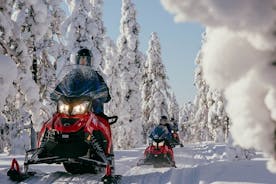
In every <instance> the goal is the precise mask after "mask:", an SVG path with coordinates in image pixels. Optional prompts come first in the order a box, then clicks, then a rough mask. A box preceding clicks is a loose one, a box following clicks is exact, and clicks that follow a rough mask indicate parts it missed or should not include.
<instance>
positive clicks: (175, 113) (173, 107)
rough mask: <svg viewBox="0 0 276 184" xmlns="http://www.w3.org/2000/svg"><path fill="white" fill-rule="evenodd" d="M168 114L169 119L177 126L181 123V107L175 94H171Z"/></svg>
mask: <svg viewBox="0 0 276 184" xmlns="http://www.w3.org/2000/svg"><path fill="white" fill-rule="evenodd" d="M168 113H169V119H171V120H172V121H173V123H174V124H177V123H178V122H179V105H178V103H177V100H176V97H175V94H174V93H173V92H171V93H170V98H169V112H168Z"/></svg>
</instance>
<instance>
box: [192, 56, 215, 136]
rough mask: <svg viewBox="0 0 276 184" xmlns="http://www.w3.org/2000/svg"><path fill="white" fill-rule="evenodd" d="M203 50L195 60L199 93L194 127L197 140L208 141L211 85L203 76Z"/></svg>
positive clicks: (195, 102)
mask: <svg viewBox="0 0 276 184" xmlns="http://www.w3.org/2000/svg"><path fill="white" fill-rule="evenodd" d="M201 58H202V52H199V54H198V56H197V58H196V60H195V62H196V64H197V67H196V69H195V82H194V83H195V86H196V89H197V94H196V97H195V100H194V108H195V112H194V115H195V116H194V122H193V125H194V126H193V128H196V130H195V132H196V134H195V136H196V138H195V139H196V141H207V140H211V135H210V132H209V129H208V126H207V125H208V124H207V122H208V111H209V109H208V108H209V106H208V100H211V99H208V93H209V90H210V89H209V86H208V84H207V83H206V81H205V80H204V78H203V72H202V63H201Z"/></svg>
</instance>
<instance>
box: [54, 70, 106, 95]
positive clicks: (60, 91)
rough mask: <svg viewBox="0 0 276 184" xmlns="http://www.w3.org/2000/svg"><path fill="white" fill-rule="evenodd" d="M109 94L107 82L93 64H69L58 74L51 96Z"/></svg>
mask: <svg viewBox="0 0 276 184" xmlns="http://www.w3.org/2000/svg"><path fill="white" fill-rule="evenodd" d="M107 95H108V89H107V86H106V84H105V83H104V81H103V80H102V78H101V77H100V76H99V74H98V73H97V72H96V71H94V70H93V69H92V67H91V66H85V65H68V66H65V67H63V68H62V69H61V72H60V73H59V74H58V76H57V84H56V88H55V90H54V91H53V93H52V94H51V98H52V100H58V99H59V98H60V97H61V96H65V97H69V98H79V97H90V98H91V99H98V98H104V97H106V96H107Z"/></svg>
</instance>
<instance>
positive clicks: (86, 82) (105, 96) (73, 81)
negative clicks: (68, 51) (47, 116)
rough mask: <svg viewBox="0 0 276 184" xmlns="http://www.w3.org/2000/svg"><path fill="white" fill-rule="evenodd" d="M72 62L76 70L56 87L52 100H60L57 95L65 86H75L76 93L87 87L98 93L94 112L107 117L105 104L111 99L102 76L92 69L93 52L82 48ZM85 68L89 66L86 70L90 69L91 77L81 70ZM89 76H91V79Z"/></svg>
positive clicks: (93, 106)
mask: <svg viewBox="0 0 276 184" xmlns="http://www.w3.org/2000/svg"><path fill="white" fill-rule="evenodd" d="M70 60H71V61H70V62H71V64H73V65H75V66H76V68H74V69H72V70H71V71H70V72H69V73H68V74H67V75H66V76H65V77H64V78H63V79H62V81H61V82H60V83H59V84H58V85H57V86H56V88H55V91H54V93H53V94H52V95H51V98H52V99H53V100H55V101H56V100H57V99H58V98H57V94H59V93H60V92H61V91H62V86H63V85H64V84H66V85H68V84H70V85H71V86H74V89H76V91H78V90H77V89H80V88H82V87H87V88H89V89H91V90H93V91H94V92H95V93H96V96H98V97H97V98H93V99H92V108H93V112H94V113H95V114H97V115H100V116H103V117H106V115H105V114H104V109H103V104H104V103H107V102H108V101H109V100H110V99H111V98H110V94H109V89H108V87H107V85H106V83H105V82H104V79H103V78H102V76H101V75H100V74H99V73H98V72H97V71H95V70H93V68H92V66H93V64H94V60H93V55H92V53H91V51H90V50H88V49H86V48H82V49H80V50H79V51H78V52H77V53H76V54H75V55H73V57H71V59H70ZM78 66H79V67H78ZM84 66H87V67H85V68H86V69H87V68H88V69H89V70H88V73H89V74H90V75H86V76H84V75H85V73H84V72H83V71H82V70H81V67H84ZM86 72H87V71H86ZM91 73H92V74H91ZM87 76H90V78H88V77H87Z"/></svg>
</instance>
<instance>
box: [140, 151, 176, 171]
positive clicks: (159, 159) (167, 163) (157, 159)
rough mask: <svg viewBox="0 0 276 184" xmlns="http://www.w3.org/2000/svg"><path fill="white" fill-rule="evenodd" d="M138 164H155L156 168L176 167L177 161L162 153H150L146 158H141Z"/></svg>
mask: <svg viewBox="0 0 276 184" xmlns="http://www.w3.org/2000/svg"><path fill="white" fill-rule="evenodd" d="M137 165H138V166H140V165H153V166H154V167H156V168H159V167H176V166H175V162H174V161H172V160H170V159H169V158H168V156H167V155H164V154H160V155H152V154H149V155H148V156H147V157H146V158H145V159H141V160H139V162H138V163H137Z"/></svg>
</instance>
